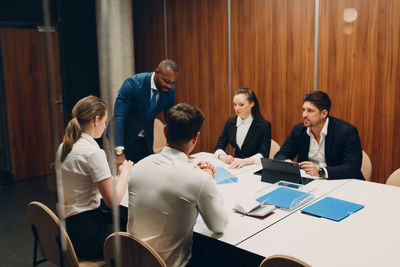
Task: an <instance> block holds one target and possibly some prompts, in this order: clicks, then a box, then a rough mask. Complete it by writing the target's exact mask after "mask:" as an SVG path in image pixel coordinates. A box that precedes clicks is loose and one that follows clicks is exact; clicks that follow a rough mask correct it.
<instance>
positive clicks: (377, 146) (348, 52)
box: [318, 0, 400, 183]
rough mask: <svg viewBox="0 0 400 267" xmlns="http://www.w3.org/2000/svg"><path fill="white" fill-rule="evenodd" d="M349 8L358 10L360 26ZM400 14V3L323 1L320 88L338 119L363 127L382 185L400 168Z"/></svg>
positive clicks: (366, 147) (364, 143)
mask: <svg viewBox="0 0 400 267" xmlns="http://www.w3.org/2000/svg"><path fill="white" fill-rule="evenodd" d="M345 8H355V9H356V10H357V13H358V16H357V19H356V20H355V21H354V22H350V23H348V22H345V21H344V16H343V13H344V10H345ZM399 14H400V1H398V0H335V1H332V0H320V28H319V40H318V41H319V44H318V50H319V57H318V88H319V89H320V90H324V91H326V92H328V94H329V95H330V96H331V98H332V102H333V107H332V110H331V113H332V115H333V116H336V117H339V118H342V119H344V120H346V121H349V122H350V123H352V124H354V125H355V126H356V127H357V128H358V130H359V132H360V137H361V141H362V146H363V149H364V150H365V151H366V152H367V153H368V154H369V156H370V158H371V161H372V166H373V173H372V178H373V181H376V182H382V183H384V182H385V181H386V178H387V177H388V176H389V175H390V173H391V172H392V171H394V170H395V169H397V168H399V167H400V153H399V151H400V138H399V134H400V130H399V119H400V115H399V113H400V104H399V100H400V88H399V87H400V58H399V47H400V42H399V41H400V17H399Z"/></svg>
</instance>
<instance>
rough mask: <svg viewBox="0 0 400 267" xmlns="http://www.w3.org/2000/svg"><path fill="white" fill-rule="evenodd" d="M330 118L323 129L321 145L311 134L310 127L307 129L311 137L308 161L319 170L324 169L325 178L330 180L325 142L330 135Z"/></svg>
mask: <svg viewBox="0 0 400 267" xmlns="http://www.w3.org/2000/svg"><path fill="white" fill-rule="evenodd" d="M328 124H329V117H328V118H326V121H325V125H324V127H322V130H321V133H320V140H319V144H318V143H317V140H316V139H315V137H314V135H313V134H312V132H311V129H310V127H307V134H308V135H309V136H310V148H309V150H308V159H309V160H310V161H312V162H314V163H315V164H316V165H317V166H318V167H319V168H323V169H324V171H325V176H326V177H325V178H328V171H327V170H326V166H327V165H326V160H325V140H326V135H327V134H328Z"/></svg>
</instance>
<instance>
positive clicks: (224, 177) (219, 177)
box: [214, 167, 238, 184]
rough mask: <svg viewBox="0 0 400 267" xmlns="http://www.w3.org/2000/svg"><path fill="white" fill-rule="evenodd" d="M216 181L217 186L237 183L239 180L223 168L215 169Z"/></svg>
mask: <svg viewBox="0 0 400 267" xmlns="http://www.w3.org/2000/svg"><path fill="white" fill-rule="evenodd" d="M214 176H215V181H216V182H217V184H229V183H236V182H237V181H238V178H237V177H236V176H234V175H233V174H232V173H230V172H229V171H227V170H226V169H225V168H223V167H217V168H215V174H214Z"/></svg>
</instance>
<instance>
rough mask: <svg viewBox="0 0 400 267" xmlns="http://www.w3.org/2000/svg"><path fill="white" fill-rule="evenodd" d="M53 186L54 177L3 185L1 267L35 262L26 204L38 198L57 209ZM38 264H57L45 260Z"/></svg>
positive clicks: (0, 202) (0, 190)
mask: <svg viewBox="0 0 400 267" xmlns="http://www.w3.org/2000/svg"><path fill="white" fill-rule="evenodd" d="M52 187H53V186H52V177H39V178H33V179H29V180H24V181H21V182H16V183H13V184H9V185H0V267H9V266H10V267H14V266H16V267H19V266H32V256H33V235H32V232H31V229H30V227H29V224H28V220H27V216H26V211H25V209H26V205H27V204H28V203H29V202H31V201H34V200H36V201H39V202H42V203H43V204H45V205H46V206H48V207H49V208H50V209H52V210H53V211H55V206H56V204H55V203H56V193H55V190H54V189H52ZM49 188H50V189H49ZM39 266H42V267H48V266H55V265H53V264H51V263H49V262H46V263H43V264H40V265H39Z"/></svg>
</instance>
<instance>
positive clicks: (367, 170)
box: [361, 150, 372, 181]
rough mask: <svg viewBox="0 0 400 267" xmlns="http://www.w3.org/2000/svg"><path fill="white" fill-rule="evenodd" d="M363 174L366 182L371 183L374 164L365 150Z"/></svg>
mask: <svg viewBox="0 0 400 267" xmlns="http://www.w3.org/2000/svg"><path fill="white" fill-rule="evenodd" d="M361 172H362V175H363V176H364V178H365V180H366V181H371V174H372V164H371V160H370V159H369V156H368V154H367V153H366V152H365V151H364V150H363V152H362V164H361Z"/></svg>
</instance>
